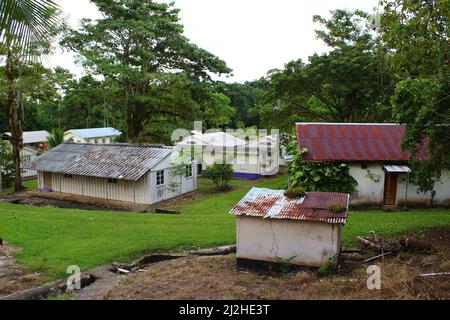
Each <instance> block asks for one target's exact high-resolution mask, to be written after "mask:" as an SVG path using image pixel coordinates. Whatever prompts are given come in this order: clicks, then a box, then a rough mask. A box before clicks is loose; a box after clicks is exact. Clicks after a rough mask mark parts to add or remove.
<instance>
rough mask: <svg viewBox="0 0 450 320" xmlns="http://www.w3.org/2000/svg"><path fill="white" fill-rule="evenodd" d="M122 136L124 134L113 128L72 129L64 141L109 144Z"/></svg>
mask: <svg viewBox="0 0 450 320" xmlns="http://www.w3.org/2000/svg"><path fill="white" fill-rule="evenodd" d="M121 134H122V132H120V131H119V130H117V129H114V128H111V127H107V128H91V129H70V130H67V131H66V132H65V133H64V141H67V142H73V143H93V144H109V143H113V142H114V141H115V140H116V139H117V138H118V137H119V136H120V135H121Z"/></svg>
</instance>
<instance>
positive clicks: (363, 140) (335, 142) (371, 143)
mask: <svg viewBox="0 0 450 320" xmlns="http://www.w3.org/2000/svg"><path fill="white" fill-rule="evenodd" d="M405 130H406V126H404V125H397V124H384V123H372V124H371V123H297V139H298V141H299V146H300V148H306V149H308V152H307V153H306V154H304V155H303V159H304V160H310V161H408V160H409V156H408V153H407V152H405V151H402V149H401V142H402V140H403V136H404V134H405ZM423 157H424V153H423V152H422V153H421V154H419V159H421V158H423Z"/></svg>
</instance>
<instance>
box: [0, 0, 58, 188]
mask: <svg viewBox="0 0 450 320" xmlns="http://www.w3.org/2000/svg"><path fill="white" fill-rule="evenodd" d="M58 25H59V14H58V5H57V4H56V3H55V2H53V1H52V0H20V1H19V0H2V1H1V2H0V44H1V45H0V55H2V56H5V57H6V68H5V70H6V72H5V73H6V79H7V88H8V98H7V100H6V104H5V106H3V105H2V103H0V113H1V112H2V111H3V109H5V110H7V112H8V116H9V120H8V123H9V127H10V131H11V139H10V141H11V144H12V147H13V156H14V173H15V174H14V176H15V184H14V190H15V191H22V190H23V185H22V175H21V157H20V150H21V149H22V147H23V137H22V136H23V119H24V116H23V96H22V94H21V92H20V91H18V90H14V82H15V80H16V79H17V78H18V77H19V76H20V66H21V63H22V62H24V61H29V60H31V59H32V58H34V57H37V56H40V55H41V54H44V53H46V52H48V49H49V47H50V43H51V41H50V40H51V38H52V36H54V34H55V32H56V29H57V26H58Z"/></svg>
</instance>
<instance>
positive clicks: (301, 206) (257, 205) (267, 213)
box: [230, 188, 349, 224]
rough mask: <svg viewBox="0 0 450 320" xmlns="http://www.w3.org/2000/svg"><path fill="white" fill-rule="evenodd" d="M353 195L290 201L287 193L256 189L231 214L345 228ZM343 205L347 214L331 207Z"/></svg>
mask: <svg viewBox="0 0 450 320" xmlns="http://www.w3.org/2000/svg"><path fill="white" fill-rule="evenodd" d="M348 200H349V195H348V194H345V193H334V192H308V194H307V195H306V197H304V198H297V199H293V198H288V197H286V196H284V190H271V189H265V188H252V189H251V190H250V191H249V192H248V193H247V195H246V196H245V197H244V198H242V199H241V201H239V203H238V204H236V205H235V206H234V208H233V209H232V210H231V211H230V213H232V214H234V215H238V216H241V215H245V216H253V217H260V218H266V219H292V220H307V221H321V222H326V223H331V224H340V223H342V224H344V223H346V221H347V211H348V210H347V209H348ZM332 205H340V206H342V207H344V208H346V210H345V211H343V212H339V213H335V212H332V211H331V210H330V206H332Z"/></svg>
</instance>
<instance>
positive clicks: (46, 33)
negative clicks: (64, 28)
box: [0, 0, 60, 57]
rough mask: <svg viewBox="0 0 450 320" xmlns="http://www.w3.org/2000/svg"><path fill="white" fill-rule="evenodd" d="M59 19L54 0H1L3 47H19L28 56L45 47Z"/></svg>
mask: <svg viewBox="0 0 450 320" xmlns="http://www.w3.org/2000/svg"><path fill="white" fill-rule="evenodd" d="M59 23H60V20H59V6H58V5H57V4H56V3H55V2H54V1H53V0H1V1H0V42H1V45H2V47H3V50H11V49H12V48H17V49H18V50H19V51H20V54H21V55H23V56H25V57H30V56H32V55H33V52H36V51H37V52H42V51H45V48H46V47H47V46H48V45H49V43H50V42H51V40H52V37H53V35H54V32H55V29H56V28H57V26H58V25H59Z"/></svg>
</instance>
